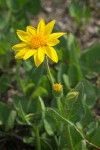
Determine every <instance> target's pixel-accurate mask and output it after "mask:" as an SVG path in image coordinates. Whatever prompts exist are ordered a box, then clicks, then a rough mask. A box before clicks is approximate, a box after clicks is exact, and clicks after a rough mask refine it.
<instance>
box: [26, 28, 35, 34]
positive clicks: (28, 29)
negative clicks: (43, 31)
mask: <svg viewBox="0 0 100 150" xmlns="http://www.w3.org/2000/svg"><path fill="white" fill-rule="evenodd" d="M26 31H27V32H28V33H29V34H30V35H35V34H36V29H35V28H34V27H32V26H27V27H26Z"/></svg>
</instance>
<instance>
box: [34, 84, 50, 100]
mask: <svg viewBox="0 0 100 150" xmlns="http://www.w3.org/2000/svg"><path fill="white" fill-rule="evenodd" d="M38 96H48V91H47V90H46V89H44V88H43V87H38V88H37V89H36V90H35V91H34V92H33V94H32V98H36V97H38Z"/></svg>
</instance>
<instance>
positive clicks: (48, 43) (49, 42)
mask: <svg viewBox="0 0 100 150" xmlns="http://www.w3.org/2000/svg"><path fill="white" fill-rule="evenodd" d="M59 42H60V41H59V40H58V39H48V40H47V43H46V44H47V45H48V46H55V45H57V44H58V43H59Z"/></svg>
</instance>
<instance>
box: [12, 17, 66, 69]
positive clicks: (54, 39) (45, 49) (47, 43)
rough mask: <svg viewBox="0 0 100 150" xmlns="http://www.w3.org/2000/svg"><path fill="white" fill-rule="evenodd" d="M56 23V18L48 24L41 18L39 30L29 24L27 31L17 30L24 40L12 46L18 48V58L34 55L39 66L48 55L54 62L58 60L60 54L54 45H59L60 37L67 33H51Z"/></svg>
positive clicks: (14, 48)
mask: <svg viewBox="0 0 100 150" xmlns="http://www.w3.org/2000/svg"><path fill="white" fill-rule="evenodd" d="M54 24H55V20H53V21H51V22H49V23H48V24H47V25H46V24H45V22H44V19H41V20H40V22H39V24H38V27H37V30H36V29H35V28H34V27H32V26H27V28H26V31H22V30H17V35H18V37H19V38H20V40H21V41H22V42H21V43H19V44H16V45H14V46H13V47H12V49H13V50H18V51H19V52H18V53H17V54H16V56H15V58H16V59H24V60H26V59H28V58H29V57H31V56H34V61H35V65H36V66H37V67H38V66H39V65H40V64H41V63H42V62H43V61H44V58H45V55H47V56H48V57H49V58H50V59H51V60H53V61H54V62H56V63H57V62H58V56H57V53H56V51H55V49H54V48H53V47H52V46H55V45H57V44H58V43H59V42H60V41H59V40H58V38H59V37H60V36H62V35H64V34H65V33H63V32H58V33H51V32H52V30H53V27H54Z"/></svg>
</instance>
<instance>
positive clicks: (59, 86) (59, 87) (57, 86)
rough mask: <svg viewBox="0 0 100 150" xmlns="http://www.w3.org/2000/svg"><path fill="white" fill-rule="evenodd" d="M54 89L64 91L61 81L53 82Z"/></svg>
mask: <svg viewBox="0 0 100 150" xmlns="http://www.w3.org/2000/svg"><path fill="white" fill-rule="evenodd" d="M53 90H54V91H55V92H61V91H62V85H61V84H60V83H55V84H53Z"/></svg>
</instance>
